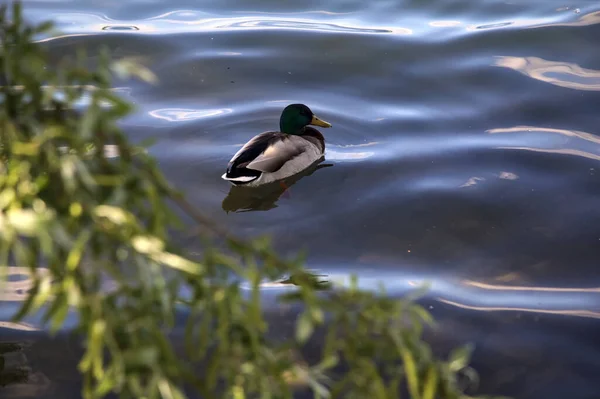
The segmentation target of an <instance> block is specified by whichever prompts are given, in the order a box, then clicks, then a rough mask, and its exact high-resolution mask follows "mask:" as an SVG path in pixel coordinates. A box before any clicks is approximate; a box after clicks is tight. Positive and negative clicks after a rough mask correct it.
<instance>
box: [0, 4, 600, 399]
mask: <svg viewBox="0 0 600 399" xmlns="http://www.w3.org/2000/svg"><path fill="white" fill-rule="evenodd" d="M25 14H26V16H27V17H28V18H29V19H30V20H32V21H42V20H46V19H52V20H54V21H55V22H56V23H57V26H58V28H59V29H60V30H61V31H62V34H61V35H60V36H58V37H54V38H51V39H47V40H44V43H45V46H47V48H48V49H49V50H50V51H51V53H52V55H53V57H56V58H57V59H58V58H60V56H62V55H64V54H67V53H69V52H71V51H72V50H73V47H74V46H76V45H82V46H85V47H86V48H88V50H90V52H93V51H94V49H97V48H98V46H100V45H107V46H109V47H110V48H111V49H112V50H113V53H114V54H115V55H116V56H136V57H139V58H140V59H141V60H142V61H143V62H145V64H146V65H148V66H149V67H150V68H151V69H152V70H153V71H154V72H155V73H156V74H157V76H158V78H159V80H160V83H159V84H158V85H156V86H154V87H153V86H148V85H145V84H141V83H137V82H122V83H119V84H118V86H117V87H118V91H119V93H120V94H121V95H123V96H125V97H127V98H128V99H130V100H131V101H133V102H134V103H135V104H136V106H137V112H136V113H135V114H134V115H132V116H131V117H130V118H128V119H127V120H126V121H124V124H123V126H124V128H125V129H126V130H127V131H128V132H129V133H130V136H131V138H132V139H133V140H140V139H143V138H147V137H155V138H157V139H158V142H157V144H156V145H155V146H154V148H153V149H152V154H153V155H154V156H155V157H157V158H158V160H159V161H160V165H161V167H162V168H163V170H164V172H165V173H166V174H167V176H168V177H169V178H170V179H171V181H172V182H173V183H174V184H176V185H177V186H178V187H180V188H182V189H183V190H185V191H186V192H187V195H188V198H189V200H190V202H192V203H193V204H195V205H196V206H197V207H199V208H200V209H202V210H204V211H205V212H206V213H208V214H210V215H211V216H212V217H213V218H214V219H216V220H217V221H218V222H221V223H223V224H224V225H226V226H227V227H228V228H229V229H231V230H234V231H236V232H238V234H240V235H242V236H253V235H256V234H265V233H268V234H271V235H273V237H274V240H275V243H276V246H277V248H278V249H280V250H281V251H282V252H285V253H292V252H296V251H298V250H301V249H307V250H308V251H309V256H308V266H309V267H310V268H311V269H314V270H316V271H318V272H319V273H322V274H327V275H329V276H330V277H331V278H343V277H345V276H349V275H350V274H353V273H354V274H358V276H359V277H360V281H361V282H362V284H363V285H364V286H365V287H367V288H369V287H373V288H375V287H376V283H377V282H378V281H380V280H384V281H385V284H386V286H387V287H388V289H389V290H390V291H391V292H392V293H394V294H397V295H402V294H404V293H406V292H407V290H410V289H411V287H413V286H414V285H415V284H417V283H419V282H422V281H429V282H431V284H432V286H431V290H430V292H429V294H428V297H427V304H428V305H427V306H428V308H429V310H430V311H431V312H432V314H433V316H434V317H435V318H436V320H437V321H438V323H439V329H438V330H437V331H436V332H435V333H434V334H432V337H431V341H432V343H433V345H434V346H435V347H437V348H441V349H442V350H443V349H444V348H450V347H452V346H455V345H459V344H463V343H466V342H473V343H474V344H475V345H476V351H475V354H474V363H473V366H474V367H475V368H476V369H477V370H478V371H479V372H480V377H481V381H480V384H479V389H478V390H477V393H482V394H483V393H488V394H504V395H511V396H513V397H514V398H519V399H542V398H544V399H553V398H557V399H559V398H560V399H564V398H569V399H588V398H589V399H592V398H598V397H600V380H599V379H598V375H599V372H600V341H599V340H598V337H599V336H600V335H599V334H600V320H599V318H600V273H599V261H600V201H599V195H600V162H599V161H600V44H599V43H600V42H599V38H600V3H599V2H597V1H579V2H569V1H556V0H527V1H526V0H513V1H500V0H479V1H468V0H429V1H423V0H412V1H401V0H396V1H389V0H385V1H384V0H375V1H371V2H365V1H356V0H324V1H318V2H317V1H313V0H308V1H305V2H283V1H276V0H252V1H250V0H236V1H233V0H221V1H218V2H217V1H184V0H173V1H169V2H166V1H158V0H145V1H144V0H139V1H136V0H121V1H113V0H109V1H93V2H92V1H88V0H72V1H52V0H44V1H41V0H39V1H36V0H28V1H26V2H25ZM295 102H301V103H305V104H307V105H308V106H309V107H311V108H312V110H313V111H314V112H315V113H316V114H317V115H319V116H320V117H321V118H322V119H325V120H327V121H329V122H331V123H332V124H333V128H331V129H326V130H325V129H324V130H323V133H324V134H325V136H326V138H327V153H326V161H325V163H326V164H331V165H332V166H330V167H326V168H322V169H319V170H316V171H314V173H312V174H311V175H309V176H306V177H303V178H302V179H300V180H298V181H297V182H296V183H295V184H294V185H293V186H291V188H290V190H289V192H287V193H285V194H284V195H281V196H280V194H281V193H280V192H270V193H263V194H264V195H261V196H259V197H256V196H255V197H252V196H247V195H244V194H240V193H239V192H235V191H233V192H231V193H230V185H229V184H228V183H227V182H225V181H223V180H221V178H220V176H221V174H222V173H223V172H224V168H225V166H226V164H227V162H228V160H229V159H230V157H231V156H232V155H233V154H234V153H235V152H236V151H237V149H238V148H239V146H240V145H241V144H243V143H244V142H246V141H247V140H248V139H249V138H251V137H252V136H253V135H255V134H257V133H259V132H262V131H265V130H271V129H276V128H277V127H278V120H279V115H280V112H281V110H282V109H283V107H284V106H285V105H287V104H289V103H295ZM17 285H18V284H17ZM2 295H3V297H1V298H0V299H2V300H3V302H2V305H1V308H0V320H8V318H9V316H10V315H11V314H12V312H13V311H14V309H15V308H16V307H17V305H18V303H17V302H15V301H19V300H20V299H22V295H23V290H22V287H21V288H20V289H15V290H14V292H5V293H4V294H2ZM281 322H282V323H285V322H286V321H285V320H282V321H281ZM0 323H3V324H2V325H1V327H2V328H1V329H0V338H3V339H4V340H5V341H10V340H16V341H18V342H21V343H22V344H23V345H25V348H24V349H23V350H22V351H13V352H10V353H9V354H8V355H6V358H7V359H8V365H26V366H27V367H30V368H31V375H30V381H29V383H14V384H12V385H9V386H7V387H6V388H1V387H0V396H1V397H3V398H9V397H10V398H26V397H27V398H30V397H48V398H51V397H52V398H53V397H56V398H58V397H60V398H76V397H78V390H79V385H78V382H77V379H76V376H77V374H76V370H75V364H76V361H77V357H76V355H75V354H74V352H73V351H71V349H70V348H71V346H70V344H69V342H68V340H60V339H59V340H51V339H49V338H48V337H46V336H45V334H44V333H43V332H38V331H36V320H31V321H28V323H27V324H23V325H10V324H7V323H5V322H2V321H0Z"/></svg>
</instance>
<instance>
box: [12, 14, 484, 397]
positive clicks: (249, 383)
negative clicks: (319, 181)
mask: <svg viewBox="0 0 600 399" xmlns="http://www.w3.org/2000/svg"><path fill="white" fill-rule="evenodd" d="M51 29H52V24H51V23H44V24H42V25H39V26H30V25H28V24H26V23H25V22H24V21H23V17H22V13H21V9H20V5H19V4H18V3H15V4H13V6H12V7H11V8H7V7H3V8H2V9H1V11H0V40H1V50H0V51H1V53H0V84H1V88H0V91H1V101H2V108H1V110H0V129H1V136H0V139H1V140H0V146H1V147H0V156H1V157H2V162H0V268H6V266H8V265H11V264H17V265H19V266H26V267H27V268H29V270H30V275H31V278H32V279H33V282H34V283H33V288H32V289H31V291H30V292H29V295H28V299H27V300H26V301H25V302H24V303H23V305H22V307H21V309H20V311H19V312H18V314H16V315H15V316H14V319H13V321H19V320H23V318H25V317H27V316H31V315H34V314H41V316H42V318H41V320H42V322H43V323H44V325H45V326H46V327H47V328H48V329H49V330H50V331H52V332H57V331H58V330H60V329H61V327H62V326H63V324H64V322H65V320H66V318H67V315H69V314H74V315H76V316H77V317H76V322H77V326H76V328H75V333H76V334H79V336H81V337H82V340H83V341H84V342H83V344H84V346H83V348H84V351H85V353H84V356H83V357H82V359H81V362H80V363H79V370H80V371H81V374H82V378H83V381H84V385H83V392H82V394H83V396H84V397H85V398H100V397H103V396H105V395H107V394H108V393H111V392H114V393H117V394H119V395H120V396H121V397H132V398H159V397H160V398H183V397H187V396H197V395H200V396H201V397H203V398H206V399H208V398H233V399H242V398H259V397H260V398H291V397H292V396H293V395H294V392H296V391H297V390H298V389H307V388H308V389H310V390H311V391H312V393H313V396H314V397H315V398H326V397H333V398H335V397H346V398H398V397H401V396H406V395H409V397H411V398H415V399H417V398H419V399H433V398H448V399H451V398H466V397H467V396H466V395H464V393H463V385H464V384H461V383H460V382H459V381H460V380H462V379H463V378H462V377H461V376H465V375H466V376H470V377H471V378H468V379H470V380H472V379H473V378H472V377H473V376H474V375H475V374H474V372H473V371H472V370H471V369H470V368H468V364H467V363H468V358H469V353H470V352H469V350H467V349H465V348H462V349H459V350H457V351H454V352H453V353H451V354H450V357H449V358H448V359H439V358H436V356H434V354H433V353H432V351H431V349H430V347H429V346H428V344H427V343H426V342H425V341H424V340H423V338H422V326H424V325H426V324H430V323H431V322H432V320H431V318H430V316H429V314H428V313H427V312H426V311H425V310H424V309H423V308H422V307H420V306H418V305H416V304H414V303H412V302H409V301H398V300H393V299H390V298H388V297H387V296H386V295H381V294H379V293H373V292H368V291H364V290H360V289H358V288H357V285H356V281H354V282H353V283H352V284H351V285H350V286H341V287H330V286H328V285H327V283H326V282H323V281H321V280H319V279H318V277H316V276H311V274H310V273H309V272H307V271H306V269H304V268H303V266H302V261H301V259H291V260H283V259H281V258H280V257H279V256H277V255H276V254H275V252H274V251H273V249H272V248H271V246H270V244H269V241H268V240H267V239H264V238H261V239H256V240H251V241H244V240H240V239H237V238H235V237H234V236H232V235H230V234H228V233H227V232H224V231H222V229H221V228H220V227H219V226H215V225H213V224H211V222H210V221H209V220H208V219H207V218H205V217H204V216H203V215H202V214H201V213H199V212H198V211H196V210H195V209H193V207H192V206H191V205H190V204H189V203H188V202H186V201H185V198H184V196H183V195H182V194H181V193H179V192H177V191H176V190H174V189H173V188H172V187H171V186H170V184H169V183H168V181H167V180H166V179H165V177H164V176H163V175H162V173H161V172H160V171H159V169H158V168H157V165H156V162H155V161H154V160H153V159H152V157H150V156H149V155H148V154H147V151H144V150H143V148H142V149H140V147H136V146H133V145H132V144H131V143H130V142H129V141H128V139H127V137H126V136H125V134H124V133H123V131H122V130H121V129H120V128H119V127H118V122H119V120H120V119H122V118H123V117H125V116H126V115H128V114H130V113H131V112H132V111H133V107H132V104H130V103H128V102H127V101H125V100H123V99H122V98H120V97H119V96H117V95H116V94H115V93H114V92H113V91H112V90H111V80H112V79H113V76H115V75H116V76H118V77H119V78H121V79H122V78H140V79H142V80H144V81H147V82H149V83H153V82H154V81H155V80H156V79H155V78H154V75H153V74H152V73H151V72H150V71H148V70H147V69H145V68H143V67H141V66H139V65H135V64H133V63H131V62H129V61H128V60H120V61H116V62H112V61H111V60H110V59H109V56H108V52H103V53H102V54H101V56H100V57H99V61H98V62H97V65H96V66H95V67H94V68H93V69H92V68H91V67H90V66H89V65H86V63H85V62H86V61H87V58H86V55H85V53H83V52H80V53H78V54H77V56H76V57H71V58H67V59H65V60H63V61H61V63H60V64H58V65H50V64H49V63H48V57H47V54H46V53H45V50H44V48H43V46H42V45H40V44H38V43H36V41H35V40H37V39H38V38H40V37H44V36H46V37H47V36H48V35H50V34H51ZM81 104H84V106H83V107H80V108H81V109H77V112H72V111H73V110H74V109H75V108H76V105H81ZM107 148H112V149H113V150H116V153H117V154H118V156H116V157H113V156H109V155H108V154H107V151H105V150H106V149H107ZM113 152H114V151H113ZM173 204H175V205H178V206H179V208H181V210H183V212H185V213H186V214H187V216H189V217H190V219H192V220H194V221H195V222H196V223H197V225H198V226H196V227H200V228H201V231H202V232H203V234H202V235H201V236H198V244H199V245H201V246H202V248H203V250H202V256H199V257H198V258H192V257H190V256H189V255H187V254H186V253H185V252H184V251H182V250H181V249H179V248H178V246H177V245H175V244H174V239H173V238H170V237H173V233H174V232H176V231H177V230H182V229H183V228H185V225H184V224H183V223H181V222H179V221H178V219H177V217H176V216H175V214H174V213H173V212H172V210H171V209H172V206H171V205H173ZM222 243H226V244H227V246H223V245H221V244H222ZM42 268H44V269H46V270H47V273H39V272H38V271H39V270H40V269H42ZM0 271H1V269H0ZM4 274H5V273H4ZM265 281H270V282H273V281H279V282H281V283H287V284H290V286H289V287H290V289H289V290H287V291H286V292H285V293H284V294H282V295H281V296H279V299H278V300H279V301H280V302H279V303H280V304H281V306H282V309H284V308H283V307H284V306H291V307H295V308H299V309H300V314H299V315H298V317H297V320H296V324H295V334H293V333H292V334H288V335H290V336H289V337H286V336H283V337H281V334H279V336H277V339H274V337H273V336H274V335H277V332H278V331H279V330H278V328H280V327H279V326H277V325H269V323H268V322H267V320H266V318H265V314H264V311H263V308H262V307H261V295H260V292H261V291H260V286H261V284H262V283H264V282H265ZM70 312H72V313H70ZM176 314H180V315H181V314H184V315H186V316H185V319H184V320H183V321H182V320H181V319H179V320H177V321H176V319H175V316H176ZM181 324H185V332H184V333H182V334H181V335H183V338H182V339H181V340H175V339H170V337H169V333H170V332H172V329H173V328H174V326H176V325H181ZM317 332H318V334H317ZM309 340H311V343H312V344H315V342H317V343H318V345H317V344H315V345H317V347H318V348H319V354H320V359H318V360H317V361H314V360H313V361H309V360H307V359H306V358H303V356H302V353H303V348H305V345H306V344H308V343H309V342H308V341H309ZM182 352H183V353H182ZM406 392H407V393H406Z"/></svg>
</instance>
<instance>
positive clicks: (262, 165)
mask: <svg viewBox="0 0 600 399" xmlns="http://www.w3.org/2000/svg"><path fill="white" fill-rule="evenodd" d="M324 154H325V139H324V137H323V135H322V134H321V133H320V132H319V131H318V130H317V129H313V128H311V127H308V126H306V127H305V128H304V129H303V131H302V134H293V135H291V134H286V133H281V132H265V133H261V134H259V135H257V136H255V137H253V138H252V139H251V140H250V141H248V142H247V143H246V144H245V145H244V146H243V147H242V148H241V149H240V150H239V151H238V152H237V153H236V154H235V155H234V156H233V158H231V160H230V161H229V163H228V164H227V172H226V173H224V174H223V176H221V177H222V178H223V179H225V180H227V181H229V182H231V183H232V184H235V185H244V186H248V187H255V186H259V185H262V184H267V183H271V182H273V181H277V180H281V179H285V178H286V177H289V176H293V175H295V174H297V173H299V172H301V171H303V170H304V169H306V168H308V167H309V166H311V165H312V164H314V163H315V162H316V161H317V160H319V159H321V158H322V157H323V156H324Z"/></svg>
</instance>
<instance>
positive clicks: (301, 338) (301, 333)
mask: <svg viewBox="0 0 600 399" xmlns="http://www.w3.org/2000/svg"><path fill="white" fill-rule="evenodd" d="M313 330H314V324H313V321H312V318H311V317H310V314H309V313H307V312H304V313H302V314H301V315H300V316H299V317H298V320H297V321H296V340H297V341H298V342H299V343H304V342H306V341H307V340H308V339H309V338H310V336H311V335H312V333H313Z"/></svg>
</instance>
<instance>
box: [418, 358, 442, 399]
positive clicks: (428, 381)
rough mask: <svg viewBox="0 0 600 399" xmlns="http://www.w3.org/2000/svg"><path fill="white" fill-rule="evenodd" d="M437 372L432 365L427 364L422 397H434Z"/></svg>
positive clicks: (424, 398) (429, 398)
mask: <svg viewBox="0 0 600 399" xmlns="http://www.w3.org/2000/svg"><path fill="white" fill-rule="evenodd" d="M437 384H438V374H437V371H436V370H435V368H434V367H433V366H431V365H430V366H429V368H428V369H427V375H426V376H425V384H424V388H423V395H422V396H421V397H422V398H423V399H435V394H436V391H437Z"/></svg>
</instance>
